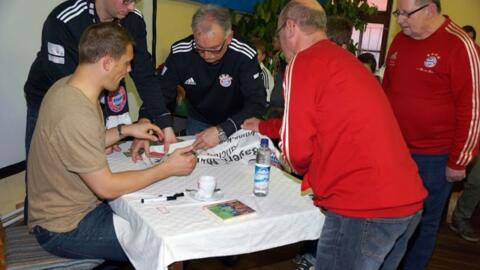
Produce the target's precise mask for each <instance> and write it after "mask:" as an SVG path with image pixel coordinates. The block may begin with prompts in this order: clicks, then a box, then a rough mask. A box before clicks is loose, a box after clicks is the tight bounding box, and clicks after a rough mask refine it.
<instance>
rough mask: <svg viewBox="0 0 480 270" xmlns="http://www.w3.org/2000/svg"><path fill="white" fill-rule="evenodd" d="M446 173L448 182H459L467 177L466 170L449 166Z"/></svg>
mask: <svg viewBox="0 0 480 270" xmlns="http://www.w3.org/2000/svg"><path fill="white" fill-rule="evenodd" d="M445 175H446V176H447V181H448V182H459V181H462V180H463V179H465V176H466V173H465V170H454V169H452V168H450V167H448V166H447V167H446V169H445Z"/></svg>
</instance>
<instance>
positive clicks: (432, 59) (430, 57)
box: [423, 53, 440, 68]
mask: <svg viewBox="0 0 480 270" xmlns="http://www.w3.org/2000/svg"><path fill="white" fill-rule="evenodd" d="M439 59H440V56H439V55H438V54H436V53H429V54H427V58H426V59H425V61H424V62H423V65H424V66H425V67H426V68H433V67H435V66H436V65H437V64H438V60H439Z"/></svg>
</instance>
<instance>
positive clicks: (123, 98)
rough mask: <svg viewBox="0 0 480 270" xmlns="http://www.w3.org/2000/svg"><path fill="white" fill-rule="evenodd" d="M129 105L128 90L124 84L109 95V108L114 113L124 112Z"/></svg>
mask: <svg viewBox="0 0 480 270" xmlns="http://www.w3.org/2000/svg"><path fill="white" fill-rule="evenodd" d="M126 105H127V91H126V90H125V87H124V86H123V85H120V86H119V87H118V90H117V91H115V92H110V93H108V95H107V106H108V109H109V110H110V111H111V112H113V113H114V114H117V113H120V112H123V110H124V109H125V106H126Z"/></svg>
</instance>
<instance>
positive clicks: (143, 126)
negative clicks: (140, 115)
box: [123, 122, 164, 142]
mask: <svg viewBox="0 0 480 270" xmlns="http://www.w3.org/2000/svg"><path fill="white" fill-rule="evenodd" d="M123 129H124V132H125V134H126V135H128V136H132V137H134V138H135V139H144V140H150V141H154V142H156V141H159V140H162V139H163V137H164V136H163V132H162V130H161V129H160V128H159V127H158V126H156V125H154V124H151V123H146V122H138V123H136V124H132V125H128V126H125V127H124V128H123Z"/></svg>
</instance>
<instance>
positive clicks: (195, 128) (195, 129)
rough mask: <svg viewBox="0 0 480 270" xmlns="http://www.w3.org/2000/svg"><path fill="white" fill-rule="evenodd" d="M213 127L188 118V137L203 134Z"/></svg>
mask: <svg viewBox="0 0 480 270" xmlns="http://www.w3.org/2000/svg"><path fill="white" fill-rule="evenodd" d="M211 126H212V125H210V124H207V123H205V122H201V121H198V120H195V119H193V118H191V117H188V118H187V136H190V135H195V134H197V133H200V132H202V131H203V130H204V129H207V128H209V127H211Z"/></svg>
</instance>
